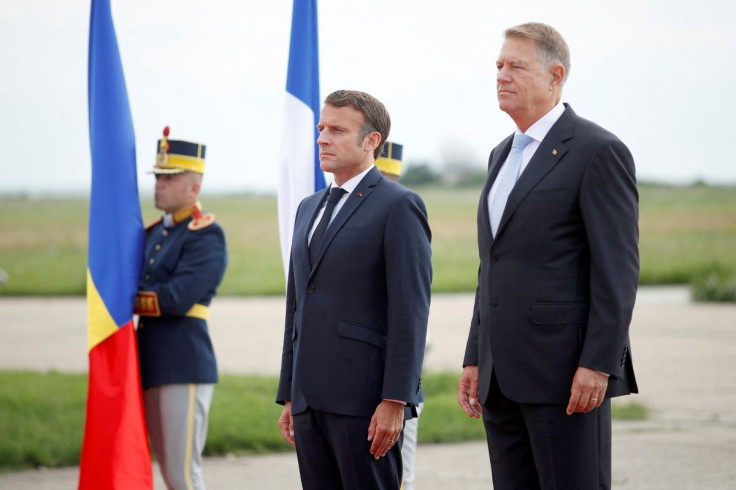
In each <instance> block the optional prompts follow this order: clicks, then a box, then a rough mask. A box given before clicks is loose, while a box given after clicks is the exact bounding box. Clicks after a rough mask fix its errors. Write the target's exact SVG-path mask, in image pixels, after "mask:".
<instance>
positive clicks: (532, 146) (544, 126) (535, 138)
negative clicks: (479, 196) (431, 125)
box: [487, 101, 565, 216]
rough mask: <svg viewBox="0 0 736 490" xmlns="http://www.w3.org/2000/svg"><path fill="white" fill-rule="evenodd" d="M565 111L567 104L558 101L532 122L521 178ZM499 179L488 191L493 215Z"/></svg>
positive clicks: (522, 159) (518, 130)
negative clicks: (492, 205) (492, 204)
mask: <svg viewBox="0 0 736 490" xmlns="http://www.w3.org/2000/svg"><path fill="white" fill-rule="evenodd" d="M563 112H565V106H564V105H563V104H562V101H560V102H558V103H557V105H556V106H554V107H553V108H552V110H551V111H549V112H548V113H547V114H545V115H544V116H542V118H541V119H539V120H538V121H537V122H535V123H534V124H532V125H531V126H530V127H529V129H527V130H526V132H525V133H524V134H526V135H527V136H529V137H531V138H532V141H531V142H530V143H529V144H528V145H526V148H524V151H523V152H522V154H521V168H519V178H521V174H522V173H523V172H524V169H526V166H527V165H528V164H529V161H530V160H531V159H532V157H533V156H534V153H535V152H536V151H537V148H539V145H540V144H541V143H542V140H543V139H544V137H545V136H547V133H549V130H550V129H552V126H554V124H555V123H556V122H557V120H558V119H559V118H560V116H562V113H563ZM521 132H522V131H521V130H520V129H519V128H518V127H517V128H516V130H515V131H514V135H516V134H517V133H521ZM509 154H510V152H509ZM506 161H508V157H506ZM506 161H504V162H503V164H504V165H506ZM498 180H499V179H498V177H497V178H496V180H495V181H494V182H493V186H491V192H489V193H488V203H487V204H488V216H490V215H491V203H492V202H493V198H494V197H495V196H496V185H497V184H498Z"/></svg>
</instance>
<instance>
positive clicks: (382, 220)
mask: <svg viewBox="0 0 736 490" xmlns="http://www.w3.org/2000/svg"><path fill="white" fill-rule="evenodd" d="M390 127H391V121H390V118H389V115H388V112H387V111H386V109H385V107H384V106H383V104H382V103H381V102H380V101H378V100H376V99H375V98H374V97H372V96H370V95H368V94H366V93H363V92H357V91H345V90H340V91H337V92H334V93H332V94H330V95H329V96H328V97H327V99H326V100H325V105H324V108H323V109H322V113H321V117H320V121H319V125H318V127H317V128H318V129H319V132H320V135H319V138H318V139H317V143H318V144H319V148H320V166H321V168H322V170H324V171H326V172H330V173H332V174H333V176H334V182H333V183H332V185H331V186H330V187H328V188H327V189H325V190H323V191H320V192H317V193H316V194H314V195H312V196H310V197H307V198H306V199H305V200H304V201H302V203H301V204H300V206H299V209H298V211H297V215H296V223H295V226H294V235H293V242H292V249H291V259H290V267H289V276H288V285H287V298H286V321H285V332H284V345H283V353H282V367H281V378H280V382H279V388H278V393H277V398H276V401H277V402H278V403H281V404H283V405H284V410H283V412H282V415H281V417H280V419H279V426H280V428H281V432H282V436H283V437H284V439H285V440H287V441H288V442H289V443H291V444H293V445H295V446H296V450H297V458H298V461H299V471H300V474H301V480H302V485H303V487H304V488H305V489H333V488H334V489H338V488H351V489H360V488H365V489H382V488H386V489H398V488H399V485H400V482H401V472H402V467H401V450H400V436H401V432H402V428H403V422H404V420H405V417H408V416H411V413H412V411H413V408H414V407H415V406H416V405H417V404H418V403H419V389H420V381H421V370H422V361H423V355H424V343H425V337H426V330H427V317H428V315H429V299H430V283H431V275H432V267H431V259H430V230H429V224H428V222H427V213H426V209H425V206H424V203H423V202H422V200H421V198H419V196H417V195H416V194H414V193H413V192H411V191H409V190H408V189H406V188H405V187H403V186H401V185H399V184H396V183H394V182H391V181H390V180H388V179H386V178H384V177H383V176H381V174H380V172H379V171H378V169H377V168H376V167H375V165H374V162H375V159H376V158H377V157H378V155H380V153H381V149H382V147H383V145H384V143H385V142H386V139H387V137H388V133H389V130H390Z"/></svg>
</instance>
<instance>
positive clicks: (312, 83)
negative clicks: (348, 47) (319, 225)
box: [278, 0, 325, 274]
mask: <svg viewBox="0 0 736 490" xmlns="http://www.w3.org/2000/svg"><path fill="white" fill-rule="evenodd" d="M317 37H318V36H317V0H294V9H293V11H292V17H291V44H290V47H289V70H288V74H287V77H286V103H285V104H284V122H283V139H282V143H281V144H282V151H281V166H280V173H279V189H278V210H279V234H280V237H281V257H282V259H283V262H284V273H285V274H288V272H289V255H290V253H291V236H292V233H293V230H294V218H295V216H296V209H297V207H298V206H299V203H300V202H301V201H302V199H304V198H305V197H307V196H309V195H311V194H314V193H315V192H316V191H318V190H320V189H323V188H324V187H325V177H324V174H323V173H322V170H320V168H319V149H318V147H317V136H319V134H318V132H317V123H318V122H319V113H320V105H321V101H320V98H319V56H318V49H317V45H318V44H317Z"/></svg>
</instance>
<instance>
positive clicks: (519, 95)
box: [458, 23, 639, 490]
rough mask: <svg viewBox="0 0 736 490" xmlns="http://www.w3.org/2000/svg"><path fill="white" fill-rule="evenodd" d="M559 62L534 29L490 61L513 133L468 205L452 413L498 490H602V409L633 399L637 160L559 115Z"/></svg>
mask: <svg viewBox="0 0 736 490" xmlns="http://www.w3.org/2000/svg"><path fill="white" fill-rule="evenodd" d="M569 60H570V56H569V51H568V47H567V44H566V43H565V41H564V39H563V38H562V36H560V34H559V33H558V32H557V31H556V30H555V29H553V28H551V27H549V26H547V25H544V24H537V23H531V24H524V25H520V26H516V27H512V28H510V29H507V30H506V32H505V42H504V44H503V47H502V49H501V53H500V55H499V57H498V61H497V62H496V64H497V68H498V74H497V85H496V90H497V95H498V101H499V105H500V108H501V110H503V111H504V112H506V113H507V114H508V115H509V116H511V119H513V121H514V123H516V130H515V133H514V135H513V137H512V136H509V137H508V138H506V139H505V140H503V141H502V142H501V144H499V145H498V146H497V147H496V148H494V149H493V151H492V152H491V156H490V160H489V168H488V179H487V182H486V185H485V188H484V189H483V192H482V194H481V199H480V205H479V208H478V248H479V254H480V269H479V273H478V288H477V290H476V296H475V306H474V309H473V318H472V322H471V325H470V333H469V336H468V342H467V347H466V351H465V358H464V361H463V366H464V369H463V373H462V376H461V377H460V380H459V382H458V402H459V403H460V406H461V407H462V408H463V410H464V411H465V413H466V414H467V415H468V416H470V417H476V418H478V417H480V416H481V414H482V417H483V423H484V425H485V429H486V435H487V439H488V452H489V455H490V460H491V469H492V472H493V488H495V489H497V490H503V489H533V488H558V489H560V488H564V489H593V488H610V486H611V405H610V398H611V397H614V396H619V395H625V394H629V393H632V392H637V386H636V380H635V378H634V371H633V367H632V363H631V355H630V347H629V323H630V321H631V313H632V309H633V307H634V300H635V297H636V289H637V283H638V276H639V253H638V225H637V220H638V193H637V189H636V178H635V171H634V161H633V158H632V156H631V153H630V152H629V150H628V149H627V148H626V146H625V145H624V144H623V143H622V142H621V141H620V140H619V139H618V138H616V136H614V135H613V134H611V133H610V132H608V131H606V130H605V129H603V128H601V127H599V126H597V125H595V124H593V123H592V122H590V121H587V120H585V119H583V118H581V117H578V116H577V115H576V114H575V112H573V110H572V108H571V107H570V106H569V105H567V104H562V102H561V96H562V85H563V83H564V82H565V79H566V76H567V74H568V72H569V71H570V61H569ZM512 140H513V145H512ZM512 146H513V149H512Z"/></svg>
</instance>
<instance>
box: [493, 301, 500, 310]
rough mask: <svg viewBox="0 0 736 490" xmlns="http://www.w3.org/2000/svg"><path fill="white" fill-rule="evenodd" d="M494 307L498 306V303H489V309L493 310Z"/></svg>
mask: <svg viewBox="0 0 736 490" xmlns="http://www.w3.org/2000/svg"><path fill="white" fill-rule="evenodd" d="M496 306H498V303H496V302H495V301H491V309H492V310H493V309H495V308H496Z"/></svg>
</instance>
